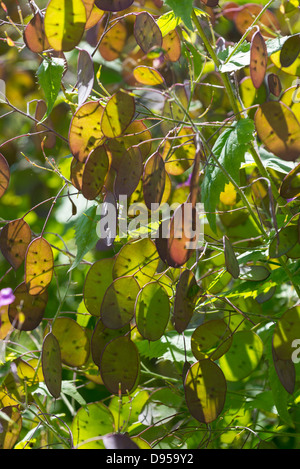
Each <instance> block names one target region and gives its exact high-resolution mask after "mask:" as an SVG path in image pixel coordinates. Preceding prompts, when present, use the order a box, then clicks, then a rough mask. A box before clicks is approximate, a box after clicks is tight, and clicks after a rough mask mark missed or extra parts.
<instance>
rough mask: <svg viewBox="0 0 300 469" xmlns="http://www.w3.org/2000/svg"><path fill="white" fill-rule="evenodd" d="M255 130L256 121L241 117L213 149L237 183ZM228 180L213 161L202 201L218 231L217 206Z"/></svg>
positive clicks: (205, 182)
mask: <svg viewBox="0 0 300 469" xmlns="http://www.w3.org/2000/svg"><path fill="white" fill-rule="evenodd" d="M253 132H254V122H253V121H252V120H251V119H241V120H240V121H239V122H238V123H236V124H234V125H233V126H232V127H230V128H229V129H226V130H225V131H224V132H223V133H222V134H221V135H220V137H219V138H218V139H217V141H216V143H215V145H214V147H213V149H212V152H213V154H214V155H215V156H216V158H217V159H218V161H219V163H220V164H221V165H222V167H223V168H224V169H225V170H226V172H227V173H228V174H229V175H230V176H231V177H232V178H233V179H234V180H235V181H236V182H237V183H239V170H240V166H241V163H242V162H243V161H244V158H245V153H246V151H247V148H248V145H249V143H250V142H251V140H252V135H253ZM228 182H229V181H228V179H227V177H226V176H225V174H224V173H223V171H222V170H221V169H220V168H219V167H218V166H217V165H215V164H214V163H213V162H211V164H210V165H209V166H208V167H207V169H206V172H205V176H204V180H203V184H202V202H203V203H204V208H205V211H206V212H207V219H208V222H209V224H210V227H211V228H212V230H214V231H216V214H215V210H216V206H217V204H218V202H219V198H220V194H221V192H223V190H224V187H225V184H227V183H228Z"/></svg>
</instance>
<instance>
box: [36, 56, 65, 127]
mask: <svg viewBox="0 0 300 469" xmlns="http://www.w3.org/2000/svg"><path fill="white" fill-rule="evenodd" d="M64 66H65V62H64V60H63V59H59V58H55V57H52V58H51V59H49V58H47V59H44V60H43V62H42V63H41V65H40V66H39V68H38V71H37V77H38V82H39V84H40V86H41V88H42V89H43V91H44V93H45V98H46V100H47V112H46V114H45V116H44V119H46V118H47V117H48V116H49V115H50V113H51V111H52V109H53V107H54V104H55V101H56V98H57V96H58V93H59V91H60V86H61V80H62V77H63V73H64Z"/></svg>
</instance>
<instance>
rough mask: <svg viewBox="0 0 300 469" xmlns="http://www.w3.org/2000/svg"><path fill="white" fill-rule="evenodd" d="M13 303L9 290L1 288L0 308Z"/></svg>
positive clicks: (13, 298) (11, 292)
mask: <svg viewBox="0 0 300 469" xmlns="http://www.w3.org/2000/svg"><path fill="white" fill-rule="evenodd" d="M14 301H15V296H14V294H13V291H12V289H11V288H3V289H2V290H0V307H1V306H6V305H10V304H11V303H13V302H14Z"/></svg>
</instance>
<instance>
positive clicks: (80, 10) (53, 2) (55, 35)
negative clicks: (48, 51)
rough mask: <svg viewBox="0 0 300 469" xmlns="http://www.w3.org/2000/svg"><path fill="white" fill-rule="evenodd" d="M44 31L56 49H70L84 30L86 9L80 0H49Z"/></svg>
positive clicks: (75, 44) (77, 41) (78, 40)
mask: <svg viewBox="0 0 300 469" xmlns="http://www.w3.org/2000/svg"><path fill="white" fill-rule="evenodd" d="M44 24H45V33H46V37H47V39H48V42H49V44H50V46H51V47H52V48H53V49H54V50H56V51H64V52H67V51H71V50H72V49H74V47H75V46H77V44H78V43H79V42H80V40H81V38H82V35H83V33H84V30H85V24H86V9H85V6H84V4H83V2H82V1H81V0H80V1H78V0H68V1H67V2H62V1H61V0H50V2H49V3H48V6H47V9H46V13H45V20H44Z"/></svg>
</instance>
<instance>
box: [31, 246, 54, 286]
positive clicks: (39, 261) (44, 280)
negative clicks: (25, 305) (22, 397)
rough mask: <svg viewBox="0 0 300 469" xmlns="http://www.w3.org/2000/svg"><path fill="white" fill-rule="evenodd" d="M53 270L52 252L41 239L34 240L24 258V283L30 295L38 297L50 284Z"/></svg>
mask: <svg viewBox="0 0 300 469" xmlns="http://www.w3.org/2000/svg"><path fill="white" fill-rule="evenodd" d="M53 270H54V260H53V252H52V248H51V246H50V244H49V243H48V241H46V240H45V238H43V237H39V238H36V239H34V240H33V241H32V242H31V243H30V244H29V246H28V249H27V252H26V257H25V282H26V286H27V289H28V293H29V294H30V295H39V294H41V293H42V292H44V291H45V290H46V289H47V287H48V286H49V284H50V283H51V280H52V277H53Z"/></svg>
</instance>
